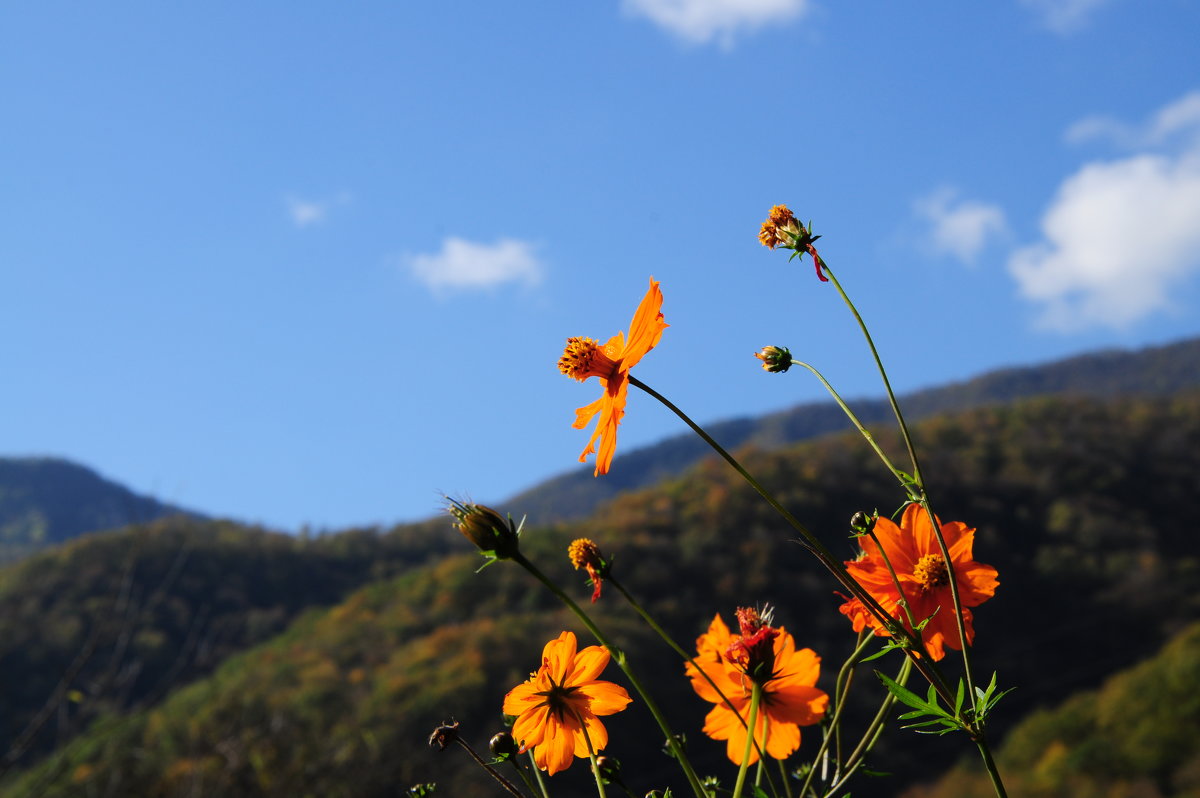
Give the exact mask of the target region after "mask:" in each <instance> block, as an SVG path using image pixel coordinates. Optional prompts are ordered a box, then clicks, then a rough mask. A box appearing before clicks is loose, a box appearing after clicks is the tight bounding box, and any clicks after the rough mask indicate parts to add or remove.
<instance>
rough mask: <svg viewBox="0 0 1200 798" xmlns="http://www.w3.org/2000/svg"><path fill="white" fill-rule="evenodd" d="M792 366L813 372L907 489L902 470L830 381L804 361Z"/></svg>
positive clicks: (795, 361)
mask: <svg viewBox="0 0 1200 798" xmlns="http://www.w3.org/2000/svg"><path fill="white" fill-rule="evenodd" d="M792 365H793V366H803V367H804V368H806V369H808V370H809V371H810V372H812V375H813V376H814V377H816V378H817V379H818V380H819V381H820V383H821V384H822V385H824V386H825V390H827V391H829V395H830V396H831V397H833V401H835V402H837V405H838V407H840V408H842V412H843V413H845V414H846V417H847V418H849V419H850V423H851V424H853V425H854V426H855V428H856V429H857V430H858V431H859V433H861V434H862V436H863V438H865V439H866V441H867V443H868V444H870V446H871V448H872V449H874V450H875V454H877V455H879V459H880V460H882V461H883V464H884V465H885V466H887V469H888V470H889V471H891V472H892V473H893V474H895V475H896V479H898V480H899V481H900V485H901V487H905V488H907V487H908V479H906V478H905V475H904V474H903V473H902V472H901V471H900V469H898V468H896V466H895V464H894V463H892V461H891V458H889V457H888V456H887V454H886V453H885V452H884V451H883V449H882V448H880V446H879V442H878V441H876V440H875V436H874V435H872V434H871V432H870V430H868V429H867V428H866V427H864V426H863V423H862V422H861V421H859V420H858V416H856V415H855V414H854V411H853V410H851V409H850V405H848V404H846V401H845V400H844V399H842V397H841V395H840V394H838V392H837V391H836V390H834V388H833V386H832V385H830V384H829V380H827V379H825V376H824V375H823V374H821V372H819V371H817V370H816V368H814V367H813V366H812V365H810V364H808V363H805V362H804V361H802V360H793V361H792Z"/></svg>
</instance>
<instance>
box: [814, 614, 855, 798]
mask: <svg viewBox="0 0 1200 798" xmlns="http://www.w3.org/2000/svg"><path fill="white" fill-rule="evenodd" d="M870 643H871V635H870V633H869V631H868V632H867V634H863V635H861V636H860V640H859V644H858V646H857V647H856V648H855V649H854V652H853V653H852V654H850V657H849V658H848V659H847V660H846V661H845V662H844V663H842V667H841V668H840V669H839V670H838V677H837V681H836V682H834V688H833V700H834V702H835V704H834V708H833V718H832V719H831V720H830V721H829V731H828V732H827V733H826V735H825V739H823V740H821V747H820V748H818V749H817V753H816V755H815V756H814V757H813V760H812V767H810V768H809V769H808V775H807V776H805V777H804V783H803V785H802V786H801V788H800V795H801V798H803V796H805V795H807V794H808V789H809V787H810V786H811V785H812V780H813V777H814V776H815V775H816V773H817V763H818V762H819V761H820V760H821V757H823V756H825V755H826V753H827V752H828V751H829V743H830V741H831V740H833V741H835V743H836V745H837V746H838V749H839V750H838V756H837V757H836V758H835V762H836V763H837V765H838V767H840V766H841V750H840V749H841V728H842V726H841V723H842V712H843V711H844V710H845V709H846V697H847V696H848V695H849V694H850V683H851V682H852V681H853V680H854V668H855V666H856V665H858V662H859V660H861V659H862V656H863V654H865V653H866V651H867V646H868V645H870Z"/></svg>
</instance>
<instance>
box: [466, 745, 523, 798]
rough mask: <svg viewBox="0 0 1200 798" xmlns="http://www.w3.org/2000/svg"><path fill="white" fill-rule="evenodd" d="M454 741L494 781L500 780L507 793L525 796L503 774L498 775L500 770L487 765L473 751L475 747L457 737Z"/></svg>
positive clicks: (518, 796)
mask: <svg viewBox="0 0 1200 798" xmlns="http://www.w3.org/2000/svg"><path fill="white" fill-rule="evenodd" d="M456 742H457V743H458V744H459V745H461V746H462V747H463V748H464V749H465V750H466V752H467V753H468V754H470V755H471V758H472V759H474V760H475V762H476V764H478V765H479V767H481V768H483V769H484V770H486V771H487V772H488V773H489V774H491V776H492V778H494V779H495V780H496V781H498V782H500V786H502V787H503V788H504V789H505V790H506V791H507V792H508V794H509V795H515V796H517V798H525V796H524V795H522V794H521V791H520V790H518V789H517V788H516V785H514V784H513V783H512V782H511V781H509V780H508V779H506V778H504V776H502V775H500V771H498V770H496V769H495V768H494V767H492V766H491V765H489V764H488V763H487V762H484V761H483V759H482V758H481V757H480V756H479V754H477V753H475V749H474V748H472V747H471V746H470V745H469V744H468V743H467V741H466V740H464V739H462V738H461V737H459V738H458V739H457V740H456Z"/></svg>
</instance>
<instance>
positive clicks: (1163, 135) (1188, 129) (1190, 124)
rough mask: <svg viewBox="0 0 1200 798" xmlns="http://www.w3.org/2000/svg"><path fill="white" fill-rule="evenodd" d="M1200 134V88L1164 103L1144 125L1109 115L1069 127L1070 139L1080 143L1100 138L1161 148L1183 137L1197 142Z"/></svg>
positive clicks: (1187, 141) (1127, 145)
mask: <svg viewBox="0 0 1200 798" xmlns="http://www.w3.org/2000/svg"><path fill="white" fill-rule="evenodd" d="M1198 137H1200V91H1193V92H1191V93H1189V94H1185V95H1184V96H1183V97H1181V98H1179V99H1178V100H1176V101H1175V102H1173V103H1171V104H1170V105H1167V106H1164V107H1163V108H1161V109H1160V110H1159V111H1158V112H1157V113H1155V114H1154V116H1152V117H1151V118H1150V119H1149V120H1147V121H1146V122H1145V123H1144V124H1141V125H1131V124H1128V123H1126V122H1122V121H1120V120H1119V119H1113V118H1112V117H1108V116H1089V117H1087V118H1086V119H1081V120H1080V121H1078V122H1076V123H1075V124H1073V125H1071V127H1069V128H1067V133H1066V140H1067V141H1069V142H1071V143H1079V142H1084V141H1089V140H1095V139H1099V140H1102V141H1108V142H1110V143H1112V144H1115V145H1117V146H1118V147H1125V148H1130V149H1134V148H1139V147H1142V148H1144V147H1158V146H1162V145H1166V144H1170V143H1171V142H1172V141H1173V140H1175V139H1183V140H1184V142H1183V143H1184V145H1185V146H1190V145H1194V144H1195V143H1196V139H1197V138H1198Z"/></svg>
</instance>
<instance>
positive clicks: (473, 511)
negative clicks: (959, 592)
mask: <svg viewBox="0 0 1200 798" xmlns="http://www.w3.org/2000/svg"><path fill="white" fill-rule="evenodd" d="M446 511H447V512H449V513H450V515H451V516H453V518H454V528H455V529H457V530H458V531H459V532H461V533H462V534H463V537H465V538H466V539H467V540H469V541H471V542H472V543H474V544H475V546H476V548H478V549H479V551H481V552H482V553H483V554H485V555H487V556H488V557H491V558H493V559H497V560H507V559H511V558H512V556H513V555H514V554H516V553H517V541H518V531H517V529H516V527H515V526H514V525H513V522H512V519H511V518H503V517H502V516H501V515H500V513H498V512H496V511H495V510H493V509H492V508H491V507H486V506H484V505H482V504H468V503H466V502H460V501H457V500H455V499H447V505H446Z"/></svg>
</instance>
